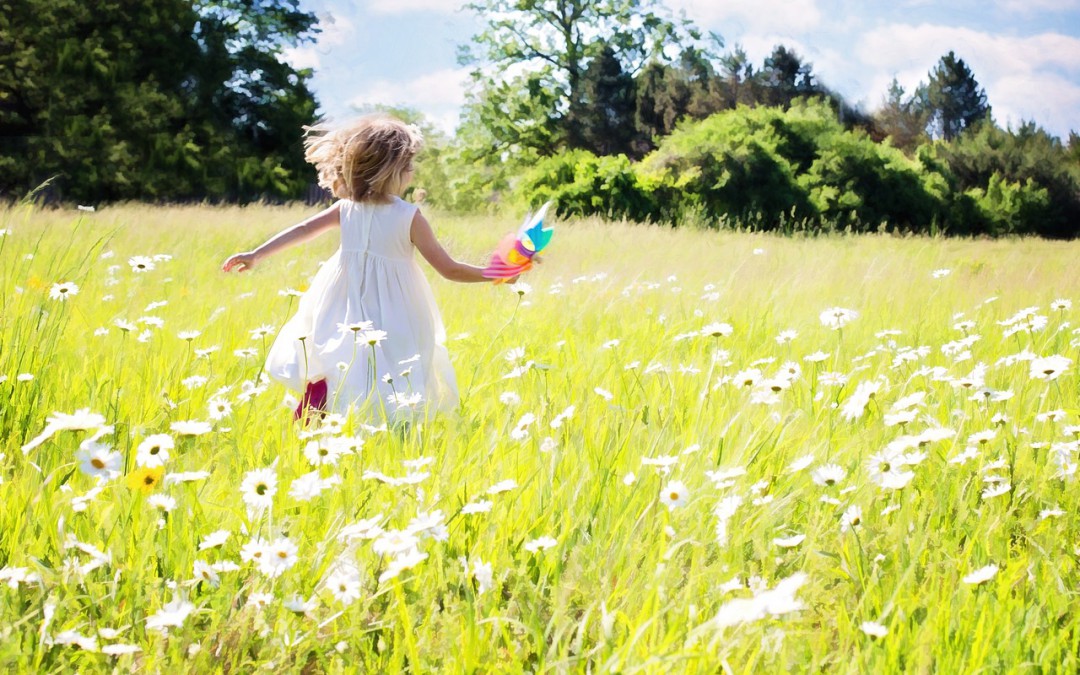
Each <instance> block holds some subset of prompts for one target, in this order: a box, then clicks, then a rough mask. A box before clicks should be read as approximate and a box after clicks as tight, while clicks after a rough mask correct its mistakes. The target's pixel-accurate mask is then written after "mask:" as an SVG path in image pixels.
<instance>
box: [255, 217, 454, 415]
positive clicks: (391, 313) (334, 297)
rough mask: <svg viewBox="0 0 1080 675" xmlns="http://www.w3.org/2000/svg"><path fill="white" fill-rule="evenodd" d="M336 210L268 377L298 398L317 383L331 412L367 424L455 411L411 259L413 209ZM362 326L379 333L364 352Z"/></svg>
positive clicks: (431, 308)
mask: <svg viewBox="0 0 1080 675" xmlns="http://www.w3.org/2000/svg"><path fill="white" fill-rule="evenodd" d="M339 205H340V216H341V218H340V220H341V248H340V249H338V251H337V252H336V253H335V254H334V255H333V256H331V257H330V259H329V260H327V261H326V262H325V263H323V265H322V267H321V268H320V269H319V271H318V273H316V275H315V278H314V279H313V280H312V282H311V287H310V288H309V289H308V291H307V292H306V293H304V295H303V296H302V297H301V298H300V302H299V305H298V307H297V310H296V314H295V315H294V316H293V317H292V318H290V319H289V321H288V322H287V323H286V324H285V326H284V327H283V328H282V329H281V331H280V332H279V333H278V335H277V337H276V339H275V340H274V344H273V346H272V347H271V348H270V353H269V354H268V355H267V357H266V372H267V374H269V375H270V377H272V378H273V379H275V380H277V381H279V382H281V383H282V384H285V385H286V386H288V387H290V388H292V389H295V390H297V391H301V392H302V391H304V389H305V387H306V385H307V383H308V382H316V381H318V380H321V379H324V378H325V379H326V381H327V399H328V400H327V407H328V409H329V410H330V411H331V412H339V413H345V412H348V411H349V410H350V408H352V409H354V410H358V411H360V412H361V414H362V415H363V416H365V417H368V418H370V419H372V420H373V421H379V419H380V418H383V417H385V418H388V419H390V420H400V419H410V418H415V417H417V416H421V417H422V416H426V415H430V414H431V413H433V412H435V411H438V410H449V409H453V408H455V407H456V406H457V403H458V394H457V382H456V380H455V378H454V369H453V366H451V364H450V356H449V354H448V353H447V351H446V346H445V343H446V329H445V328H443V323H442V318H441V317H440V315H439V309H438V307H436V305H435V297H434V295H432V292H431V286H429V285H428V282H427V279H426V278H425V277H424V273H423V271H422V270H421V269H420V266H419V265H418V264H417V262H416V260H414V259H413V250H414V247H413V244H412V240H411V238H410V229H411V226H412V220H413V216H414V215H415V214H416V211H417V207H416V206H415V205H414V204H410V203H408V202H406V201H404V200H403V199H399V198H397V197H395V198H394V199H393V201H391V202H390V203H388V204H369V203H364V202H354V201H351V200H348V199H343V200H341V201H340V202H339ZM364 322H370V330H373V331H385V332H386V338H385V340H382V341H380V342H379V343H378V344H377V345H375V346H371V345H369V344H368V341H369V340H370V339H373V338H375V337H376V336H377V335H378V334H377V333H376V334H374V335H373V334H371V333H367V332H365V331H366V330H368V329H366V328H362V327H363V326H365V323H364ZM386 376H389V377H388V378H387V377H386ZM386 379H389V380H390V381H389V382H388V381H386Z"/></svg>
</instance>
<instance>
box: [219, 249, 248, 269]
mask: <svg viewBox="0 0 1080 675" xmlns="http://www.w3.org/2000/svg"><path fill="white" fill-rule="evenodd" d="M256 260H257V258H256V257H255V254H254V253H237V254H236V255H234V256H230V257H229V259H228V260H226V261H225V263H224V264H223V265H222V266H221V270H222V271H223V272H232V271H233V270H236V271H237V272H247V271H248V270H250V269H252V268H254V267H255V262H256Z"/></svg>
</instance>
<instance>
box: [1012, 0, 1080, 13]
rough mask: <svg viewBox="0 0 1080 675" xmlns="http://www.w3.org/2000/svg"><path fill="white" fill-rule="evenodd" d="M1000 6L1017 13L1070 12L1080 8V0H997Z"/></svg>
mask: <svg viewBox="0 0 1080 675" xmlns="http://www.w3.org/2000/svg"><path fill="white" fill-rule="evenodd" d="M996 4H997V5H998V6H999V7H1001V8H1002V9H1004V10H1005V11H1007V12H1015V13H1017V14H1037V13H1040V12H1068V11H1070V10H1074V9H1077V8H1080V0H997V3H996Z"/></svg>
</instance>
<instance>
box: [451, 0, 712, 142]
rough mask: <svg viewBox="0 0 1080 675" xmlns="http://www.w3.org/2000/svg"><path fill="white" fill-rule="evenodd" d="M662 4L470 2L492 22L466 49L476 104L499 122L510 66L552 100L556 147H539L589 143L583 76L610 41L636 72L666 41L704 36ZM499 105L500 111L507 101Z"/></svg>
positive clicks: (481, 115)
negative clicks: (668, 14) (667, 12)
mask: <svg viewBox="0 0 1080 675" xmlns="http://www.w3.org/2000/svg"><path fill="white" fill-rule="evenodd" d="M661 6H662V5H661V3H660V2H659V1H658V0H487V1H485V2H472V3H470V4H468V5H466V7H467V8H469V9H471V10H472V11H474V12H476V13H477V14H478V15H480V16H481V17H483V18H485V20H486V21H487V25H486V27H485V28H484V30H483V31H481V32H480V34H478V35H476V36H475V37H474V38H473V41H472V45H471V46H467V47H465V48H463V49H462V51H461V53H460V55H459V60H460V61H461V63H462V64H463V65H468V66H472V67H473V83H474V92H473V100H472V101H471V102H470V106H475V107H477V108H478V111H477V112H478V115H477V117H478V121H479V122H480V123H482V124H487V123H489V122H490V123H494V122H495V121H496V120H495V119H494V118H493V117H492V115H491V114H490V113H489V111H487V110H485V107H492V106H486V104H485V99H488V100H489V101H490V99H491V98H492V96H493V94H494V93H496V92H497V91H498V90H499V89H500V86H501V85H502V84H504V83H505V82H506V79H507V78H506V75H505V74H506V73H507V72H521V71H524V72H525V73H528V80H529V83H530V85H532V87H533V89H532V91H530V92H529V97H531V98H532V99H534V100H541V101H547V100H550V101H551V102H552V105H551V106H550V107H549V108H546V109H544V110H543V111H542V112H543V113H544V114H545V115H546V116H547V117H548V118H550V119H551V120H552V123H553V127H554V130H555V131H556V133H557V137H556V138H555V139H554V140H555V145H554V147H551V146H545V147H541V148H538V150H539V151H540V152H541V153H542V154H550V153H551V152H553V151H554V150H555V149H556V148H561V147H571V148H578V147H584V145H585V140H584V136H583V129H582V124H581V121H582V120H583V119H584V118H585V117H586V115H587V114H588V111H587V110H586V108H585V99H584V90H583V84H584V75H585V71H586V69H587V68H588V65H589V62H590V61H591V60H592V59H593V58H594V57H596V56H597V55H599V54H600V52H601V50H602V49H603V48H604V47H607V48H609V49H611V51H612V53H613V54H614V56H615V58H616V59H617V60H618V61H619V63H620V65H621V67H622V69H623V71H624V72H627V73H629V74H630V75H631V76H633V75H635V74H636V73H637V72H638V71H639V70H640V69H641V68H643V67H644V66H645V64H646V63H648V62H649V61H650V60H651V59H653V58H660V57H662V55H663V51H664V49H665V48H666V47H668V46H670V45H673V44H679V43H681V42H682V41H684V40H687V39H695V40H696V39H698V38H699V34H698V33H697V31H696V30H694V29H693V28H692V27H690V26H689V24H688V23H686V22H684V21H674V20H672V19H669V18H667V17H665V16H664V15H662V13H661V9H660V8H661ZM507 93H508V94H509V95H511V96H515V97H517V98H521V95H519V94H515V93H514V92H507ZM494 104H495V105H494V106H493V107H494V108H495V112H497V111H498V110H499V109H500V108H501V107H502V106H501V101H498V100H496V101H494ZM523 140H528V136H527V135H526V136H524V137H523Z"/></svg>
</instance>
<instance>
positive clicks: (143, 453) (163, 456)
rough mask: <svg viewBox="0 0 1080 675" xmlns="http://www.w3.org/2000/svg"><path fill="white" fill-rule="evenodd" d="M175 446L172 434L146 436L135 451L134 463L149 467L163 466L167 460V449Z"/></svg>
mask: <svg viewBox="0 0 1080 675" xmlns="http://www.w3.org/2000/svg"><path fill="white" fill-rule="evenodd" d="M175 447H176V444H175V442H174V441H173V438H172V436H169V435H168V434H153V435H152V436H147V437H146V438H145V439H143V442H142V443H139V446H138V448H137V449H136V451H135V463H136V464H137V465H138V466H145V467H148V468H151V469H152V468H154V467H156V466H164V465H165V462H167V461H169V451H170V450H172V449H174V448H175Z"/></svg>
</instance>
